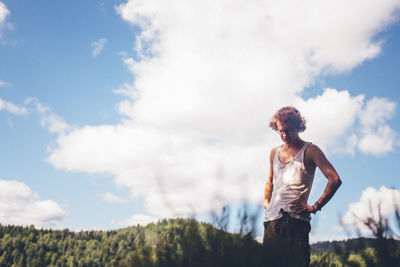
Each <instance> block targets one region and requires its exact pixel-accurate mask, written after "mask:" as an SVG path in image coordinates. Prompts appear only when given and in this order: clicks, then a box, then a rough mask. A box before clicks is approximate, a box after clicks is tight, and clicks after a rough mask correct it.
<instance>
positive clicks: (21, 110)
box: [0, 98, 28, 115]
mask: <svg viewBox="0 0 400 267" xmlns="http://www.w3.org/2000/svg"><path fill="white" fill-rule="evenodd" d="M3 109H4V110H5V111H7V112H10V113H12V114H14V115H27V114H28V111H27V109H26V108H25V107H20V106H17V105H14V104H13V103H11V102H8V101H6V100H3V99H1V98H0V110H3Z"/></svg>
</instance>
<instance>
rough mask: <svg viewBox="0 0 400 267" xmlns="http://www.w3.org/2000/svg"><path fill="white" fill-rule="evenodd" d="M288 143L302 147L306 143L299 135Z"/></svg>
mask: <svg viewBox="0 0 400 267" xmlns="http://www.w3.org/2000/svg"><path fill="white" fill-rule="evenodd" d="M286 145H287V146H289V147H301V146H303V145H304V141H303V140H302V139H301V138H300V137H299V136H297V137H296V138H293V139H292V140H290V141H289V142H287V143H286Z"/></svg>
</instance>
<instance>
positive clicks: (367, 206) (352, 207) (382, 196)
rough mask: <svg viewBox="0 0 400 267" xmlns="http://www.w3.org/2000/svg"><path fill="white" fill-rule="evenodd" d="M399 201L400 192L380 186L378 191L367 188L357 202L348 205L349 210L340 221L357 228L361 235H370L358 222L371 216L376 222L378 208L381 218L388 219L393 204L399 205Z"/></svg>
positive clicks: (393, 210) (392, 213)
mask: <svg viewBox="0 0 400 267" xmlns="http://www.w3.org/2000/svg"><path fill="white" fill-rule="evenodd" d="M399 200H400V191H399V190H397V189H388V188H387V187H385V186H381V187H380V188H379V189H375V188H373V187H368V188H366V189H364V191H363V192H362V194H361V198H360V200H359V201H357V202H353V203H350V204H349V209H348V211H347V212H346V214H345V215H344V216H343V218H342V220H343V222H344V223H345V224H349V225H354V226H356V227H358V229H359V230H360V231H361V232H362V233H369V234H371V232H370V231H369V230H368V228H367V227H366V226H365V225H363V224H362V223H361V222H360V219H365V218H367V217H371V216H372V218H374V220H376V221H378V220H379V212H378V211H379V207H380V210H381V214H382V216H383V218H385V217H386V218H389V217H391V216H393V215H394V212H395V203H399ZM358 218H359V219H358Z"/></svg>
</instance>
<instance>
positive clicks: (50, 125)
mask: <svg viewBox="0 0 400 267" xmlns="http://www.w3.org/2000/svg"><path fill="white" fill-rule="evenodd" d="M24 104H25V105H29V104H32V105H33V106H34V108H35V110H36V111H37V112H38V113H39V117H40V125H41V126H42V127H45V128H47V129H48V130H49V132H51V133H58V134H65V133H66V132H68V131H69V130H72V129H73V127H72V126H71V125H69V124H68V123H67V122H65V120H64V119H63V118H61V117H60V116H58V115H57V114H55V113H54V112H53V111H52V110H51V109H50V108H49V107H48V106H45V105H43V104H42V103H40V102H39V101H38V100H37V99H36V98H27V99H25V101H24Z"/></svg>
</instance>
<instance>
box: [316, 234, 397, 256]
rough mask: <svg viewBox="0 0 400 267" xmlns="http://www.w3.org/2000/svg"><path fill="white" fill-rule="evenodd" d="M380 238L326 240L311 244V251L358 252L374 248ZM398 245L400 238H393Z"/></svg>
mask: <svg viewBox="0 0 400 267" xmlns="http://www.w3.org/2000/svg"><path fill="white" fill-rule="evenodd" d="M378 241H379V240H378V239H376V238H366V237H360V238H352V239H347V240H343V241H324V242H318V243H314V244H312V245H311V252H314V253H318V252H337V251H338V250H348V251H351V252H358V251H360V250H363V249H366V248H374V247H377V246H379V244H377V242H378ZM392 241H393V242H394V243H395V244H397V246H399V247H400V240H392Z"/></svg>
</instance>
